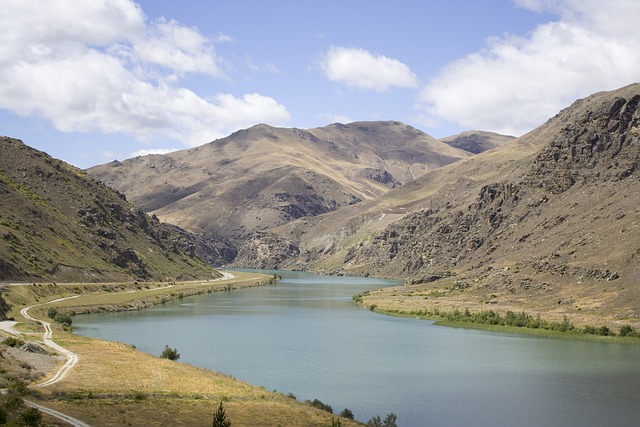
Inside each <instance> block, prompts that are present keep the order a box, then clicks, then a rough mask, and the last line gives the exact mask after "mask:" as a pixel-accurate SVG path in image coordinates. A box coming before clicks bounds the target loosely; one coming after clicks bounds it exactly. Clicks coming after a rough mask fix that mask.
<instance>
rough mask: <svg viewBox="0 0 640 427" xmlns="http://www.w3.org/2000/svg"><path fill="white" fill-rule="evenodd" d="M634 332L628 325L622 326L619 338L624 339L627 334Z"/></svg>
mask: <svg viewBox="0 0 640 427" xmlns="http://www.w3.org/2000/svg"><path fill="white" fill-rule="evenodd" d="M633 332H634V329H633V328H632V327H631V326H629V325H622V326H621V327H620V336H621V337H626V336H627V335H629V334H632V333H633Z"/></svg>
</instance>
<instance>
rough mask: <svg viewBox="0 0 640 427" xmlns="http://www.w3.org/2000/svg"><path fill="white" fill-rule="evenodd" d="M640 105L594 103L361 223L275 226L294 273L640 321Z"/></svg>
mask: <svg viewBox="0 0 640 427" xmlns="http://www.w3.org/2000/svg"><path fill="white" fill-rule="evenodd" d="M639 101H640V85H637V84H636V85H631V86H628V87H625V88H622V89H620V90H617V91H613V92H605V93H598V94H595V95H593V96H591V97H588V98H585V99H582V100H579V101H577V102H575V103H574V104H573V105H572V106H571V107H569V108H567V109H566V110H564V111H562V112H561V113H560V114H558V115H557V116H556V117H554V118H552V119H551V120H549V121H548V122H547V123H546V124H544V125H543V126H541V127H540V128H538V129H536V130H535V131H532V132H531V133H529V134H527V135H525V136H523V137H521V138H519V139H518V140H517V141H515V142H514V143H512V144H508V145H505V146H504V147H503V148H501V149H495V150H492V151H489V152H486V153H482V154H479V155H477V156H474V157H473V158H469V159H466V160H462V161H460V162H457V163H454V164H451V165H449V166H445V167H443V168H440V169H438V170H435V171H433V172H430V173H428V174H427V175H425V176H424V177H422V178H419V179H417V180H415V181H414V182H411V183H409V184H407V185H405V186H403V187H401V188H398V189H395V190H393V191H390V192H389V193H387V194H385V195H383V196H382V197H381V198H380V200H379V201H376V202H370V203H364V204H362V205H360V206H358V209H357V211H356V210H355V209H343V210H341V211H339V212H336V213H333V214H328V215H323V216H321V217H318V218H317V219H315V220H314V221H313V222H312V223H311V220H307V224H301V223H293V224H290V225H289V226H288V227H286V228H281V229H280V230H278V231H279V232H280V233H281V234H282V235H283V236H285V237H286V238H288V239H290V240H291V241H292V242H293V243H294V244H296V245H298V247H299V253H300V255H299V256H298V258H297V259H296V260H295V262H290V263H289V264H288V265H289V266H290V267H295V268H309V269H324V270H328V271H332V272H339V271H343V272H346V273H349V274H372V275H379V276H389V277H404V278H406V279H408V280H410V283H413V284H415V285H416V286H417V287H415V288H413V287H411V288H408V289H410V290H407V292H406V293H400V294H401V297H398V298H399V299H403V300H404V301H405V302H407V303H408V301H414V302H415V301H418V300H421V301H424V300H425V296H426V295H431V294H430V293H429V292H431V291H424V293H421V291H420V289H421V288H420V286H418V285H417V284H421V283H422V284H427V285H423V286H425V289H429V288H431V287H433V286H436V287H437V286H441V287H443V289H444V288H446V289H448V290H446V291H442V290H439V291H438V292H444V293H447V292H451V290H452V289H457V290H458V292H459V295H457V294H456V295H457V296H456V298H460V300H461V301H463V302H464V303H465V304H471V301H475V302H476V303H477V304H478V305H479V306H480V307H482V306H483V304H492V305H493V304H502V306H503V307H504V306H506V307H512V308H523V309H524V308H527V309H529V310H530V309H532V308H533V309H539V310H542V311H544V312H545V313H549V312H557V313H569V312H571V313H574V314H576V313H578V314H581V315H586V314H587V313H592V314H593V313H595V314H599V315H609V314H611V313H615V316H616V318H619V319H637V318H638V316H640V312H639V309H640V286H638V283H639V281H640V262H639V260H640V230H639V227H640V110H639V107H638V104H639ZM253 246H254V247H258V246H259V245H258V244H256V243H255V242H254V243H253ZM243 254H244V255H243V256H244V259H241V258H239V259H238V261H237V262H238V263H240V262H245V263H249V262H250V261H251V259H256V260H259V255H258V254H256V253H255V252H254V253H250V252H249V251H247V252H243ZM285 265H287V264H286V263H285ZM412 292H413V293H415V294H411V293H412ZM410 295H413V297H411V296H410ZM414 297H415V298H414ZM399 304H400V303H399Z"/></svg>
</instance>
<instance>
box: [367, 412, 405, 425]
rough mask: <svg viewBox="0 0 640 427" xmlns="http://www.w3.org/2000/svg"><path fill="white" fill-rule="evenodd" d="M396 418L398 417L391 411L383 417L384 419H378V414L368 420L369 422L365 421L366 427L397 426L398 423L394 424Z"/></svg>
mask: <svg viewBox="0 0 640 427" xmlns="http://www.w3.org/2000/svg"><path fill="white" fill-rule="evenodd" d="M397 419H398V417H397V416H396V414H394V413H393V412H391V413H389V414H387V416H386V417H385V418H384V421H382V419H380V415H376V416H375V417H373V418H371V419H370V420H369V422H368V423H367V426H368V427H398V424H396V420H397Z"/></svg>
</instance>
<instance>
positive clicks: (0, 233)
mask: <svg viewBox="0 0 640 427" xmlns="http://www.w3.org/2000/svg"><path fill="white" fill-rule="evenodd" d="M0 237H1V238H0V281H9V280H11V281H37V282H40V281H61V282H63V281H81V282H92V281H124V280H139V279H141V280H177V279H188V278H195V277H212V276H213V275H215V274H216V273H215V272H214V271H213V270H211V269H210V268H208V267H206V266H205V265H204V264H203V262H201V261H200V260H199V259H197V258H195V257H193V256H192V255H193V248H194V247H195V241H194V238H193V236H190V235H189V234H188V233H186V232H184V231H183V230H179V229H177V228H175V227H171V226H168V225H164V224H160V222H159V221H158V220H157V219H155V218H153V217H149V216H147V215H146V214H145V213H144V212H142V211H141V210H140V209H138V208H136V207H134V206H133V205H131V204H130V203H129V202H127V201H126V200H125V197H124V196H123V195H122V194H119V193H117V192H116V191H114V190H112V189H110V188H108V187H106V186H105V185H104V184H103V183H101V182H98V181H96V180H95V179H93V178H91V177H90V176H88V175H87V174H86V173H85V172H83V171H81V170H79V169H77V168H75V167H73V166H71V165H69V164H67V163H64V162H62V161H60V160H56V159H53V158H51V157H50V156H48V155H47V154H46V153H43V152H40V151H37V150H35V149H33V148H30V147H28V146H26V145H25V144H23V143H22V142H21V141H19V140H16V139H11V138H6V137H2V138H0ZM185 251H186V252H185Z"/></svg>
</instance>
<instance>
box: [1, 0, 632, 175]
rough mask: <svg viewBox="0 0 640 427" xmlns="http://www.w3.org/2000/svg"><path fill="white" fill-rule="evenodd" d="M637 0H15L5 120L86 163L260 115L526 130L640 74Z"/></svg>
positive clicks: (6, 15)
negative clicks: (586, 97)
mask: <svg viewBox="0 0 640 427" xmlns="http://www.w3.org/2000/svg"><path fill="white" fill-rule="evenodd" d="M638 22H640V1H636V0H609V1H606V2H605V1H604V0H484V1H480V0H430V1H426V0H425V1H417V0H415V1H408V0H394V1H380V0H369V1H366V0H322V1H320V0H315V1H314V0H307V1H303V0H297V1H294V0H271V1H266V0H262V1H260V0H253V1H243V0H234V1H231V0H229V1H224V0H218V1H205V0H200V1H196V0H181V1H173V0H171V1H170V0H143V1H140V2H133V1H131V0H102V1H99V0H83V1H81V2H78V1H75V0H48V1H43V0H40V1H36V0H4V1H3V7H2V8H0V30H2V33H3V38H2V41H1V42H0V134H3V135H7V136H11V137H15V138H19V139H22V140H23V141H24V142H25V143H27V144H28V145H30V146H32V147H35V148H38V149H40V150H43V151H46V152H47V153H49V154H50V155H52V156H54V157H57V158H61V159H63V160H65V161H68V162H70V163H73V164H75V165H77V166H79V167H83V168H84V167H89V166H93V165H96V164H101V163H106V162H109V161H111V160H114V159H119V160H122V159H125V158H128V157H132V156H135V155H140V154H147V153H162V152H167V151H173V150H177V149H184V148H189V147H194V146H197V145H201V144H204V143H207V142H210V141H212V140H214V139H216V138H221V137H224V136H227V135H229V134H230V133H232V132H234V131H236V130H238V129H242V128H247V127H250V126H252V125H254V124H257V123H268V124H271V125H274V126H285V127H298V128H313V127H320V126H325V125H327V124H330V123H334V122H343V123H344V122H350V121H359V120H399V121H402V122H405V123H408V124H410V125H412V126H415V127H417V128H418V129H421V130H423V131H424V132H427V133H429V134H430V135H433V136H435V137H438V138H439V137H444V136H448V135H452V134H455V133H459V132H461V131H464V130H469V129H481V130H490V131H496V132H500V133H505V134H512V135H521V134H523V133H525V132H528V131H529V130H532V129H534V128H535V127H537V126H539V125H541V124H542V123H544V121H545V120H546V119H548V118H549V117H551V116H553V115H555V114H556V113H557V112H558V111H559V110H560V109H562V108H564V107H566V106H567V105H569V104H570V103H571V102H573V101H574V100H575V99H577V98H580V97H584V96H587V95H589V94H591V93H594V92H597V91H601V90H611V89H615V88H618V87H621V86H624V85H627V84H630V83H634V82H637V81H640V49H638V47H639V46H640V32H639V31H638V30H637V26H638Z"/></svg>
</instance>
